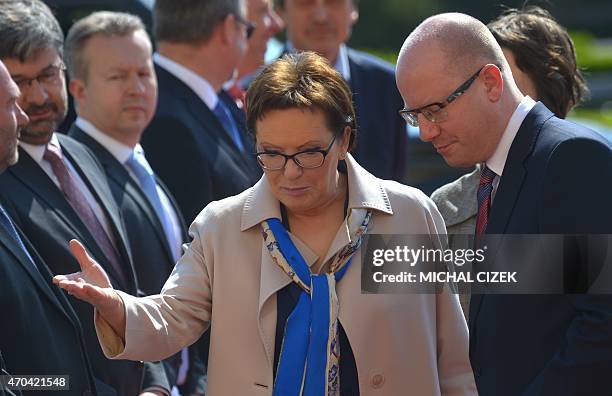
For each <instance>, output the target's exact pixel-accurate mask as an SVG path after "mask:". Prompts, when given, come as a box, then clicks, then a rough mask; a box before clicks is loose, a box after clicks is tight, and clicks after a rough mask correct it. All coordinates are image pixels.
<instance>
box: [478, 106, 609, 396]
mask: <svg viewBox="0 0 612 396" xmlns="http://www.w3.org/2000/svg"><path fill="white" fill-rule="evenodd" d="M610 180H612V147H611V145H610V143H609V142H607V141H606V140H605V139H604V138H603V137H602V136H600V135H598V134H597V133H596V132H593V131H591V130H589V129H587V128H584V127H581V126H579V125H576V124H573V123H571V122H568V121H565V120H561V119H559V118H557V117H555V116H554V115H553V114H552V113H551V112H550V111H549V110H548V109H547V108H546V107H545V106H544V105H542V104H541V103H538V104H536V106H535V107H534V108H533V109H532V110H531V112H530V113H529V114H528V115H527V117H526V118H525V120H524V121H523V123H522V125H521V127H520V129H519V131H518V133H517V135H516V137H515V139H514V141H513V143H512V145H511V148H510V151H509V154H508V158H507V161H506V165H505V168H504V172H503V175H502V177H501V180H500V183H499V186H498V190H497V193H496V195H495V198H494V201H493V204H492V206H491V211H490V214H489V221H488V225H487V228H486V231H485V232H486V234H563V235H566V236H567V237H568V238H573V236H572V234H612V203H611V200H612V183H610ZM485 237H486V236H485ZM591 237H599V236H598V235H591ZM576 238H578V237H576ZM608 243H609V242H608ZM500 252H501V251H500ZM572 259H573V260H572V261H573V262H572V263H570V264H571V265H572V266H573V267H574V268H575V269H576V273H575V279H576V280H578V279H580V278H581V276H582V275H584V272H587V271H588V267H587V263H586V261H585V260H584V256H581V255H579V254H578V255H576V256H574V257H573V258H572ZM565 264H567V263H559V268H560V269H561V268H563V266H564V265H565ZM469 322H470V359H471V362H472V368H473V369H474V374H475V379H476V384H477V386H478V391H479V393H480V395H482V396H488V395H495V396H504V395H508V396H517V395H523V396H526V395H530V396H531V395H533V396H535V395H539V396H542V395H550V396H560V395H568V396H569V395H581V394H593V395H595V394H597V395H599V394H602V395H603V394H610V389H612V388H611V383H610V374H611V373H612V295H588V294H566V295H474V296H472V300H471V304H470V317H469Z"/></svg>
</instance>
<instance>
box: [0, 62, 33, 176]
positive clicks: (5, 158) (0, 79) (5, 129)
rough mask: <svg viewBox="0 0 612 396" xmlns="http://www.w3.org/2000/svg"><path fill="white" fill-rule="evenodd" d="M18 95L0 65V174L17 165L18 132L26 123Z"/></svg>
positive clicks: (26, 118) (15, 86)
mask: <svg viewBox="0 0 612 396" xmlns="http://www.w3.org/2000/svg"><path fill="white" fill-rule="evenodd" d="M19 95H20V92H19V88H17V85H16V84H15V83H14V82H13V80H12V79H11V77H10V76H9V74H8V72H7V70H6V69H5V67H4V66H2V64H0V172H3V171H4V170H5V169H6V168H7V167H9V166H11V165H15V164H16V163H17V159H18V151H17V139H18V137H19V131H20V129H22V128H23V127H24V126H25V125H26V124H27V123H28V117H27V116H26V114H25V113H24V112H23V111H22V110H21V108H20V107H19V104H18V100H19Z"/></svg>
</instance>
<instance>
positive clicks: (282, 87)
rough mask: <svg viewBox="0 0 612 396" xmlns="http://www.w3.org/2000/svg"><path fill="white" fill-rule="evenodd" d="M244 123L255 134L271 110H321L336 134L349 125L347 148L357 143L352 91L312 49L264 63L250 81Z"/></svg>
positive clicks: (339, 133) (340, 134) (342, 131)
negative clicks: (261, 121)
mask: <svg viewBox="0 0 612 396" xmlns="http://www.w3.org/2000/svg"><path fill="white" fill-rule="evenodd" d="M246 104H247V106H246V113H247V126H248V128H249V131H250V132H251V133H252V134H253V135H256V134H257V131H256V128H255V124H256V122H257V121H258V120H261V119H262V118H264V117H265V115H266V114H268V113H269V112H270V111H272V110H285V109H293V108H299V109H308V110H315V109H318V110H321V111H323V113H324V114H325V117H326V120H327V125H328V127H329V129H330V130H331V131H333V132H334V134H336V136H342V134H343V133H344V128H345V127H347V126H348V127H350V128H351V136H350V140H349V150H351V149H353V147H354V146H355V142H356V135H357V123H356V121H355V109H354V107H353V101H352V96H351V90H350V88H349V87H348V85H347V84H346V82H345V81H344V79H343V78H342V76H341V75H340V73H338V72H337V71H336V70H335V69H334V68H333V67H331V66H330V65H329V63H328V62H327V60H326V59H325V58H323V57H321V56H320V55H317V54H315V53H314V52H302V53H300V54H286V55H285V56H283V57H282V58H280V59H278V60H276V61H275V62H274V63H272V64H270V65H269V66H267V67H266V68H265V69H264V70H263V71H262V73H261V74H260V75H259V76H258V77H257V78H256V79H255V80H254V81H253V82H252V83H251V86H250V87H249V89H248V91H247V94H246Z"/></svg>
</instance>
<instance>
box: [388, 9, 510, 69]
mask: <svg viewBox="0 0 612 396" xmlns="http://www.w3.org/2000/svg"><path fill="white" fill-rule="evenodd" d="M432 51H437V52H439V55H440V57H439V61H441V62H443V63H442V65H440V66H442V67H443V68H444V69H445V70H447V72H457V73H461V75H464V74H465V72H469V71H471V70H473V69H475V68H478V67H480V66H481V65H483V64H487V63H492V64H495V65H498V66H500V67H501V69H502V70H507V69H508V66H507V63H506V60H505V58H504V54H503V52H502V50H501V48H500V46H499V44H497V41H496V40H495V38H494V37H493V35H492V34H491V32H490V31H489V29H487V27H486V26H485V25H484V24H483V23H482V22H480V21H479V20H477V19H476V18H473V17H471V16H469V15H465V14H459V13H447V14H439V15H434V16H432V17H430V18H427V19H426V20H424V21H423V22H422V23H421V24H420V25H419V26H417V28H416V29H414V30H413V31H412V33H410V35H409V36H408V38H407V39H406V41H405V42H404V45H403V46H402V49H401V51H400V55H399V58H398V68H400V67H401V66H402V65H404V64H405V63H408V64H410V61H411V60H414V59H415V58H417V57H421V56H422V54H423V53H425V52H432Z"/></svg>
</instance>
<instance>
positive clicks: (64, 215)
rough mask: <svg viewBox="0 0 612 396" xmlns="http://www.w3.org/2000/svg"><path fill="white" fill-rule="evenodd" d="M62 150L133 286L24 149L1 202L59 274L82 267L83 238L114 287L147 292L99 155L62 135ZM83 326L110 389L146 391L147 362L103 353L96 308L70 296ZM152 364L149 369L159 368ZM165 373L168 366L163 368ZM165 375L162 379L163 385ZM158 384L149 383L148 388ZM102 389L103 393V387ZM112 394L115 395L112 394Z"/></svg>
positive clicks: (4, 178) (1, 183)
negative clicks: (78, 252)
mask: <svg viewBox="0 0 612 396" xmlns="http://www.w3.org/2000/svg"><path fill="white" fill-rule="evenodd" d="M58 139H59V142H60V145H61V147H62V152H63V153H64V155H65V156H66V158H67V159H68V160H69V161H70V162H71V164H72V165H73V166H74V168H75V170H76V171H77V172H78V173H79V174H80V176H81V178H82V179H83V181H84V182H85V183H86V184H87V185H88V187H89V189H90V191H91V192H92V193H93V195H94V197H95V198H96V200H97V201H98V203H99V204H100V206H101V207H102V209H103V210H104V212H105V214H106V216H107V217H108V219H109V220H110V226H111V229H112V232H113V236H114V240H115V242H116V246H117V250H118V252H119V254H120V258H121V259H122V264H124V269H125V272H126V273H127V275H128V280H127V282H128V283H127V284H124V282H122V281H121V280H120V277H119V276H118V275H117V274H116V272H115V270H114V269H113V267H112V266H111V264H110V262H109V261H108V260H107V258H106V257H105V255H104V254H103V253H102V250H101V249H100V247H99V246H98V244H97V243H96V241H95V239H94V237H93V235H92V234H91V233H90V232H89V230H88V229H87V227H86V226H85V224H84V223H83V222H82V220H81V219H80V218H79V216H78V215H77V213H76V212H75V211H74V209H73V208H72V206H70V204H69V203H68V201H67V200H66V198H65V197H64V195H63V193H62V192H61V190H60V189H59V188H58V187H57V186H56V185H55V184H54V183H53V181H52V180H51V178H49V176H48V175H47V174H46V173H45V172H44V171H43V169H42V168H41V167H40V166H39V165H38V164H37V163H36V162H35V161H34V160H33V159H32V158H31V157H30V156H29V155H28V154H27V153H26V152H25V151H24V150H22V149H21V148H20V149H19V162H18V163H17V164H16V165H14V166H12V167H10V168H9V169H8V170H6V171H5V172H4V173H3V174H2V175H0V201H1V202H2V204H3V205H4V207H5V209H6V211H7V212H8V213H9V214H10V215H11V218H12V219H13V220H14V221H15V223H16V224H17V225H18V226H19V227H20V228H21V229H22V230H23V232H24V233H25V234H26V235H27V236H28V238H29V240H30V241H31V242H32V244H33V245H34V247H35V248H36V250H37V251H38V252H39V253H40V255H41V256H42V257H43V258H45V259H46V261H47V263H48V265H49V268H50V269H51V271H52V273H53V274H68V273H72V272H77V271H80V266H79V263H78V261H77V260H76V259H75V258H74V256H73V255H72V253H71V251H70V248H69V244H68V242H69V241H70V239H78V240H79V241H81V242H82V243H83V245H84V246H86V247H87V250H88V251H89V252H90V254H91V255H92V256H93V257H94V258H95V259H96V261H98V262H99V263H100V265H101V266H102V267H103V268H104V270H105V271H106V273H107V274H108V276H109V278H110V280H111V282H112V283H113V286H114V287H116V288H118V289H121V290H124V291H126V292H128V293H130V294H134V295H136V294H141V293H140V292H139V289H138V285H137V281H136V276H135V272H134V269H133V267H132V264H131V263H132V261H131V260H132V259H131V253H130V251H129V244H128V239H127V236H126V233H125V230H124V224H123V220H122V218H121V214H120V212H119V209H118V207H117V204H116V203H115V200H114V198H113V195H112V192H111V190H110V187H109V185H108V182H107V180H106V175H105V174H104V170H103V169H102V167H101V166H100V164H99V162H98V161H97V160H96V159H95V157H94V156H93V154H92V153H91V152H90V151H89V150H88V149H87V148H86V147H85V146H83V145H82V144H81V143H78V142H77V141H75V140H74V139H72V138H70V137H68V136H65V135H59V134H58ZM69 300H70V302H71V303H72V306H73V307H74V309H75V311H76V313H77V315H78V317H79V319H80V321H81V323H82V325H83V334H84V337H85V345H86V346H87V351H88V353H89V357H90V360H91V364H92V368H93V371H94V374H95V376H96V378H98V379H99V380H100V381H102V382H103V383H104V384H106V385H108V386H107V388H109V392H110V391H112V390H113V389H114V391H116V392H117V394H120V395H131V394H136V393H138V391H139V390H140V389H141V385H143V384H142V378H143V365H142V363H140V362H129V361H111V360H108V359H107V358H106V357H105V356H104V354H103V353H102V349H101V348H100V344H99V342H98V338H97V335H96V331H95V328H94V325H93V320H92V318H93V307H92V306H91V305H89V304H88V303H86V302H83V301H80V300H78V299H76V298H74V297H69ZM155 365H159V363H147V364H146V367H147V371H149V370H151V371H158V370H157V368H156V367H155ZM162 372H163V370H162ZM163 380H164V378H160V382H161V383H163ZM148 385H155V384H144V386H145V387H146V386H148ZM98 391H99V392H100V393H102V391H101V389H100V388H99V389H98ZM110 394H112V393H110Z"/></svg>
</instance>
